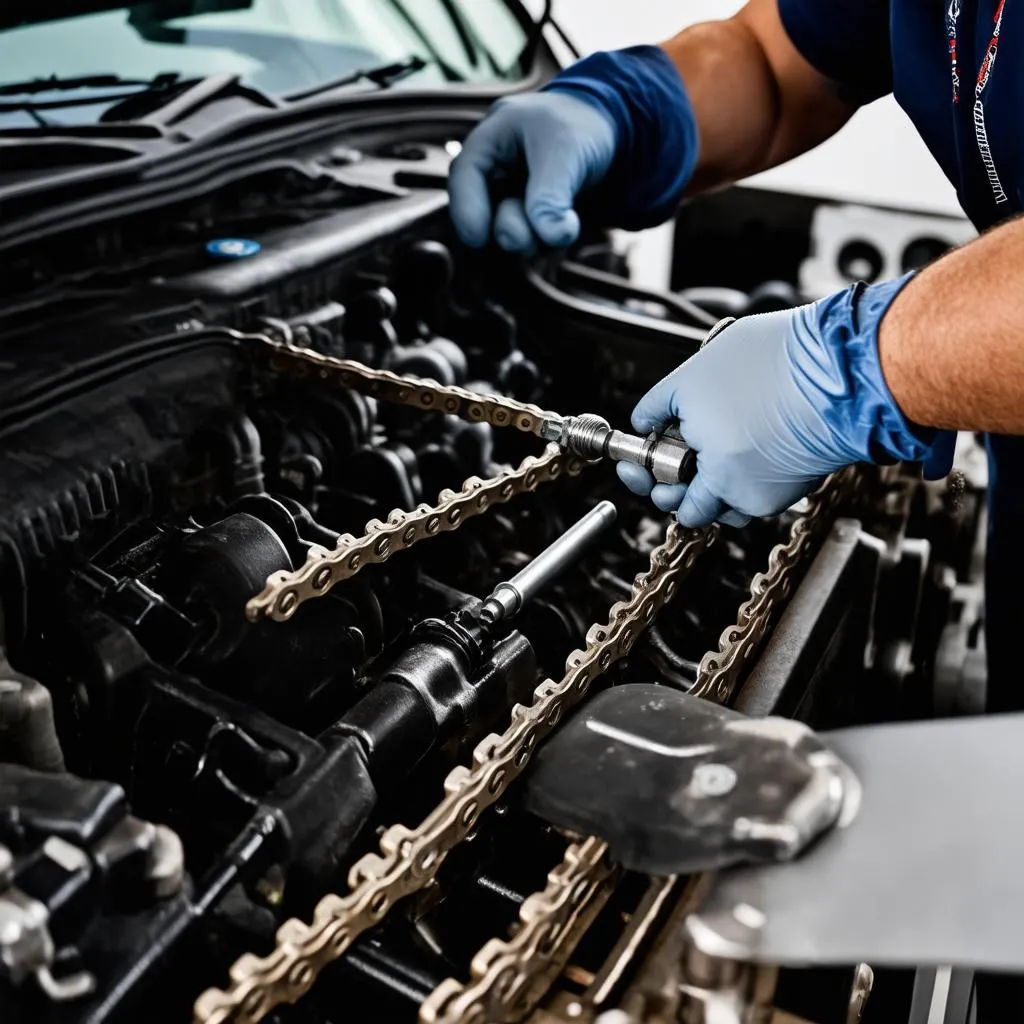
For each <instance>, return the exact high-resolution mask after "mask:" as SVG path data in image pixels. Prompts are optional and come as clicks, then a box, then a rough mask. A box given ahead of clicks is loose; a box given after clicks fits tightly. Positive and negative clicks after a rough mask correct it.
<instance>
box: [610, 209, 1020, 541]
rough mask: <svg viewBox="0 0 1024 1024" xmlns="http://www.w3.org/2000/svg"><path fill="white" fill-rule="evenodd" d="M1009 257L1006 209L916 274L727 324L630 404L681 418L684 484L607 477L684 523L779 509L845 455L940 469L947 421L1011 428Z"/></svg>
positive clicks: (1014, 352)
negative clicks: (690, 460)
mask: <svg viewBox="0 0 1024 1024" xmlns="http://www.w3.org/2000/svg"><path fill="white" fill-rule="evenodd" d="M1022 265H1024V220H1016V221H1011V222H1010V223H1009V224H1005V225H1003V226H1002V227H1000V228H998V229H996V230H994V231H992V232H990V233H989V234H987V235H984V236H983V237H981V238H979V239H977V240H976V241H974V242H971V243H970V244H969V245H966V246H964V247H963V248H961V249H959V250H956V251H954V252H953V253H950V254H949V255H948V256H946V257H944V258H943V259H941V260H938V261H937V262H936V263H934V264H933V265H932V266H930V267H928V268H927V269H926V270H924V271H922V272H921V273H920V274H918V275H916V276H915V275H907V276H906V277H903V278H901V279H900V280H898V281H890V282H886V283H884V284H876V285H870V286H863V285H858V286H855V287H853V288H850V289H847V290H846V291H844V292H839V293H838V294H836V295H831V296H829V297H828V298H825V299H822V300H820V301H819V302H815V303H812V304H810V305H807V306H801V307H799V308H798V309H794V310H785V311H783V312H780V313H770V314H768V315H766V316H755V317H746V318H744V319H741V320H739V321H737V322H736V323H734V324H732V325H731V326H729V327H726V328H725V330H723V331H722V332H720V333H719V334H718V335H717V336H716V337H715V338H714V339H713V340H712V341H711V343H710V344H709V345H708V346H707V347H706V348H704V349H702V350H701V351H700V352H698V353H697V354H696V355H695V356H693V357H692V358H691V359H689V360H687V361H686V362H685V363H683V365H682V366H680V367H679V369H677V370H675V371H673V372H672V373H671V374H669V376H668V377H666V378H665V379H664V380H663V381H661V382H660V383H659V384H657V385H655V387H654V388H652V389H651V391H650V392H648V394H647V395H645V396H644V398H643V399H642V400H641V401H640V403H639V404H638V405H637V407H636V409H635V410H634V412H633V426H634V428H635V429H636V430H637V431H640V432H644V433H646V432H647V431H650V430H653V429H655V428H657V427H661V426H664V425H668V424H678V425H679V428H680V430H681V432H682V435H683V437H685V438H686V440H687V441H688V442H689V443H690V445H691V446H692V447H693V448H694V449H695V450H696V451H697V466H698V471H697V475H696V477H695V479H694V480H693V482H692V483H691V484H690V485H689V486H686V485H680V486H666V485H662V484H658V485H657V486H655V484H654V481H653V480H652V479H651V477H650V476H649V475H648V474H647V473H646V472H645V471H644V470H642V469H640V468H639V467H637V466H633V465H629V464H626V463H623V464H621V465H620V466H619V467H618V470H619V476H620V477H621V478H622V480H623V482H625V484H626V485H627V486H628V487H629V488H630V489H631V490H633V491H635V492H636V493H638V494H649V495H650V496H651V499H652V500H653V501H654V503H655V504H656V505H657V506H658V507H659V508H661V509H663V510H665V511H675V512H676V513H677V516H678V518H679V521H680V522H681V523H683V524H684V525H685V526H691V527H698V526H704V525H707V524H708V523H711V522H713V521H715V520H718V521H719V522H722V523H725V524H727V525H734V526H739V525H742V524H743V523H745V522H746V521H747V519H749V518H750V517H751V516H763V515H771V514H773V513H776V512H780V511H782V510H783V509H785V508H787V507H788V506H789V505H791V504H792V503H793V502H794V501H796V500H797V499H798V498H800V497H801V496H802V495H804V494H806V493H807V492H808V491H809V490H810V489H811V488H812V487H814V486H815V485H816V484H817V483H818V482H819V481H820V480H821V479H823V478H824V477H826V476H827V475H828V474H830V473H832V472H835V471H836V470H839V469H842V468H843V467H845V466H849V465H852V464H853V463H856V462H891V461H897V460H902V461H908V462H921V463H923V464H924V468H925V475H926V476H930V477H933V478H934V477H941V476H944V475H945V474H946V473H947V472H948V471H949V466H950V462H951V459H952V448H953V442H954V440H955V434H954V433H953V431H954V430H957V429H961V430H982V431H990V432H994V433H1004V434H1024V345H1022V344H1021V338H1022V337H1024V302H1021V300H1020V297H1019V295H1018V292H1019V286H1018V281H1019V276H1020V267H1021V266H1022Z"/></svg>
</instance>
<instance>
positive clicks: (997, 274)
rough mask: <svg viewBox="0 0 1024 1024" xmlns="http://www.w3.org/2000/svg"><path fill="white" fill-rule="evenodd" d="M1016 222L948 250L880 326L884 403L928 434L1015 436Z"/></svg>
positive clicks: (1022, 226) (1019, 298) (1020, 399)
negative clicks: (939, 430) (887, 394)
mask: <svg viewBox="0 0 1024 1024" xmlns="http://www.w3.org/2000/svg"><path fill="white" fill-rule="evenodd" d="M1021 267H1024V220H1015V221H1012V222H1010V223H1009V224H1005V225H1004V226H1003V227H1001V228H998V229H996V230H995V231H992V232H990V233H989V234H987V235H984V236H983V237H982V238H979V239H977V240H976V241H973V242H971V243H970V244H969V245H966V246H964V247H963V248H961V249H958V250H956V251H955V252H953V253H950V254H949V255H948V256H945V257H944V258H943V259H941V260H939V261H937V262H936V263H935V264H933V265H932V266H931V267H929V268H928V269H926V270H924V271H923V272H922V273H921V274H920V275H918V276H917V277H916V278H915V279H914V280H912V281H911V282H910V284H908V285H907V286H906V288H904V289H903V291H902V292H900V294H899V295H898V296H897V297H896V299H895V300H894V301H893V304H892V306H891V307H890V308H889V311H888V312H887V313H886V315H885V318H884V319H883V320H882V325H881V329H880V331H879V355H880V357H881V362H882V372H883V374H884V375H885V379H886V383H887V384H888V385H889V390H890V391H891V392H892V396H893V398H895V399H896V402H897V404H898V405H899V407H900V408H901V409H902V410H903V413H904V414H905V415H906V416H907V417H909V418H910V419H911V420H913V421H914V422H915V423H919V424H922V425H923V426H929V427H948V428H956V429H960V430H984V431H992V432H994V433H1006V434H1021V433H1024V295H1022V292H1021V285H1020V275H1021Z"/></svg>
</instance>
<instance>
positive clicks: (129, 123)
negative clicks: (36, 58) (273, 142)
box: [0, 73, 281, 138]
mask: <svg viewBox="0 0 1024 1024" xmlns="http://www.w3.org/2000/svg"><path fill="white" fill-rule="evenodd" d="M111 80H114V81H111ZM97 82H101V83H102V85H101V86H100V87H102V86H105V85H107V84H113V85H115V86H116V85H124V84H125V81H124V80H120V81H118V80H117V76H116V75H93V76H89V77H88V78H78V79H70V78H69V79H63V80H61V83H60V84H59V85H57V86H54V85H52V83H51V84H50V85H49V86H48V87H49V88H60V89H65V88H66V89H75V88H80V87H81V88H88V87H90V86H92V85H94V84H95V83H97ZM140 84H141V85H142V86H143V88H142V89H138V90H136V91H134V92H129V93H123V94H117V95H114V96H99V97H96V96H88V97H74V98H72V97H67V98H65V99H58V100H48V101H39V100H33V99H25V100H15V101H14V102H11V103H0V114H2V113H14V112H17V111H26V112H27V113H29V114H30V115H31V116H32V117H33V118H35V120H36V122H37V123H36V124H35V125H32V126H28V125H23V126H20V127H17V128H0V135H4V136H12V137H14V136H18V135H30V136H38V135H40V134H47V135H60V136H65V137H79V138H81V137H89V136H92V137H99V138H114V137H117V138H145V137H150V138H151V137H160V136H163V135H166V134H167V129H168V128H169V127H170V126H171V125H173V124H175V123H176V122H178V121H181V120H182V119H184V118H185V117H187V116H188V115H189V114H193V113H195V112H196V111H198V110H201V109H202V108H203V107H205V106H206V105H207V104H209V103H214V102H216V101H218V100H221V99H227V98H230V97H232V96H238V97H241V98H243V99H246V100H249V101H250V102H251V103H254V104H256V105H257V106H261V107H267V108H269V109H271V110H276V109H279V108H280V106H281V104H280V103H279V102H278V101H277V100H275V99H273V98H272V97H270V96H268V95H266V94H265V93H262V92H260V91H259V90H257V89H252V88H250V87H249V86H246V85H242V83H241V81H240V79H239V76H238V75H231V74H218V75H207V76H205V77H204V78H196V79H186V80H182V79H181V76H180V75H178V74H177V73H174V74H165V75H157V77H156V78H154V79H151V80H150V81H144V82H142V83H140ZM32 86H33V88H34V87H35V82H33V83H32ZM17 87H18V86H16V85H10V86H5V87H0V88H6V89H9V90H11V92H13V91H14V90H15V89H16V88H17ZM44 88H45V87H44V86H40V89H39V91H43V89H44ZM100 103H108V104H111V106H109V107H108V109H107V110H105V111H104V112H103V114H102V115H101V116H100V118H99V119H98V120H97V121H96V122H95V123H93V124H75V125H58V124H52V123H50V122H49V121H47V120H45V119H44V118H43V117H42V116H41V114H40V113H39V112H40V111H42V110H59V109H62V108H64V107H73V106H86V105H96V104H100Z"/></svg>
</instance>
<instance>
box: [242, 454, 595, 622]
mask: <svg viewBox="0 0 1024 1024" xmlns="http://www.w3.org/2000/svg"><path fill="white" fill-rule="evenodd" d="M583 466H584V463H583V460H582V459H580V458H579V457H578V456H576V455H573V454H572V453H571V452H567V451H565V450H563V449H562V448H559V446H558V445H557V444H550V445H548V446H547V449H546V450H545V452H544V454H543V455H539V456H537V455H530V456H527V457H526V458H525V459H524V460H523V462H522V464H521V465H520V466H519V468H518V469H514V470H510V471H509V472H507V473H501V474H499V475H498V476H495V477H491V479H489V480H481V479H480V478H479V477H470V478H469V479H468V480H467V481H466V482H465V483H464V484H463V485H462V490H460V491H442V492H441V494H440V495H439V496H438V499H437V504H436V505H420V506H419V508H417V509H415V510H413V511H412V512H403V511H402V510H401V509H395V511H394V512H392V513H391V515H389V516H388V521H387V522H386V523H384V522H381V521H380V520H379V519H374V520H373V521H372V522H370V523H367V525H366V531H365V533H363V535H362V536H361V537H354V536H352V534H350V533H346V534H342V536H340V537H339V538H338V542H337V545H336V546H335V547H334V549H333V550H332V549H330V548H325V547H322V546H320V545H319V544H314V545H312V546H311V547H310V548H309V550H308V551H307V553H306V561H305V562H304V563H303V564H302V565H301V566H300V567H299V568H298V569H296V570H295V571H294V572H276V573H274V574H273V575H272V576H270V577H269V578H268V579H267V582H266V585H265V586H264V588H263V590H262V591H261V592H260V593H259V594H257V596H256V597H254V598H252V599H251V600H250V601H249V602H248V604H247V605H246V606H245V614H246V616H247V617H248V618H249V620H250V621H252V622H256V621H257V620H258V619H261V618H270V619H274V620H275V621H276V622H287V621H288V619H290V618H291V617H292V616H293V615H294V614H295V612H296V611H297V609H298V608H299V606H300V605H302V604H305V602H306V601H310V600H312V599H314V598H317V597H323V596H324V594H326V593H327V592H328V591H329V590H330V589H331V588H332V587H333V586H335V585H336V584H338V583H341V581H342V580H347V579H351V578H352V577H353V576H355V574H356V573H357V572H359V571H360V570H361V569H363V568H364V567H365V566H367V565H372V564H374V563H380V562H386V561H387V560H388V559H389V558H390V557H391V556H392V555H393V554H395V553H396V552H398V551H404V550H405V549H406V548H411V547H412V546H413V545H414V544H418V543H419V542H420V541H421V540H426V539H427V538H428V537H437V536H439V535H440V534H442V533H451V532H452V531H453V530H457V529H458V528H459V527H460V526H461V525H462V524H463V523H464V522H465V521H466V520H467V519H471V518H473V516H478V515H481V514H482V513H484V512H486V511H487V509H489V508H492V507H494V506H495V505H503V504H505V503H506V502H508V501H511V500H512V499H513V498H514V497H515V496H516V495H518V494H527V493H529V492H531V491H535V490H536V489H537V488H538V487H539V486H540V485H541V484H543V483H546V482H547V481H549V480H555V479H557V478H558V477H559V476H563V475H564V476H576V475H578V474H579V472H580V470H582V468H583Z"/></svg>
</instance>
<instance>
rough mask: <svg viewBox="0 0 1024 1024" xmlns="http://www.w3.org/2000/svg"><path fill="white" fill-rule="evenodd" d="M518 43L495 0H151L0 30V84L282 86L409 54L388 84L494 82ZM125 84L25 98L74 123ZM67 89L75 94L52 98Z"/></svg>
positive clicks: (511, 17) (514, 70)
mask: <svg viewBox="0 0 1024 1024" xmlns="http://www.w3.org/2000/svg"><path fill="white" fill-rule="evenodd" d="M527 43H528V33H527V31H526V30H525V29H524V27H523V25H522V23H521V22H520V21H519V20H518V19H517V17H516V15H515V14H514V13H513V12H512V10H511V9H510V7H509V6H508V5H507V3H506V2H505V0H191V2H187V0H186V2H182V0H156V2H150V3H142V4H125V5H123V6H121V7H115V8H113V9H108V10H102V11H98V12H95V13H87V14H82V15H79V16H77V17H73V18H63V19H60V20H54V21H45V22H39V23H35V24H28V25H22V26H19V27H17V28H10V29H7V30H4V31H0V85H3V84H7V83H20V82H28V81H32V80H38V79H45V78H49V77H50V76H55V77H56V78H58V79H62V80H67V79H75V78H79V77H86V76H96V75H99V74H108V75H116V76H118V77H119V78H124V79H132V80H150V79H152V78H154V77H155V76H156V75H159V74H162V73H170V74H178V75H180V76H182V77H183V78H201V77H204V76H207V75H213V74H235V75H238V76H240V78H241V81H242V83H243V84H245V85H248V86H252V87H253V88H255V89H258V90H260V91H261V92H264V93H270V94H274V95H280V96H289V95H291V94H296V93H301V92H302V91H303V90H306V89H313V88H315V87H316V86H317V85H319V84H321V83H324V82H329V81H331V80H333V79H337V78H340V77H343V76H346V75H348V74H351V73H354V72H357V71H369V70H372V69H374V68H378V67H381V66H383V65H387V64H392V63H396V62H400V61H406V60H409V59H410V58H417V57H418V58H420V59H421V60H422V61H423V62H424V66H423V67H422V69H419V70H417V71H416V72H415V73H414V74H411V75H406V76H404V77H402V78H401V79H400V80H398V81H396V82H395V83H394V87H395V88H420V87H423V86H434V87H436V86H438V85H443V84H444V83H446V82H453V81H460V82H471V83H492V84H493V83H499V82H510V81H515V80H517V79H520V78H521V77H522V73H523V72H522V69H521V64H520V58H521V56H522V54H523V52H524V49H525V48H526V47H527ZM124 92H125V90H124V88H122V87H117V88H115V87H113V86H110V85H107V86H104V87H98V86H95V85H91V86H88V87H80V88H76V89H74V90H68V89H66V88H65V89H63V90H57V89H54V90H46V91H45V92H41V91H40V90H39V88H38V86H36V87H34V88H33V89H32V92H31V97H30V98H31V100H32V101H33V102H39V101H43V102H46V101H55V102H54V107H58V105H59V109H51V108H47V109H46V123H47V124H57V125H76V124H78V125H80V124H84V123H89V122H95V121H96V120H97V119H98V118H99V117H100V116H101V115H102V114H103V112H104V110H105V109H106V106H107V105H106V104H104V103H103V96H104V94H111V95H115V94H116V95H118V96H123V95H124ZM90 97H94V98H95V99H96V103H90V102H89V100H90ZM68 99H74V101H75V102H74V103H69V104H68V105H67V106H66V107H65V106H63V101H65V100H68ZM4 100H5V101H8V102H9V101H11V100H14V101H15V102H17V97H16V96H13V97H12V96H9V95H8V96H5V97H4ZM19 123H24V124H26V125H29V124H38V123H39V122H38V118H33V117H32V116H31V115H30V113H29V112H28V111H27V110H26V111H18V110H12V111H9V112H6V113H0V125H2V126H3V127H9V126H16V125H17V124H19Z"/></svg>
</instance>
